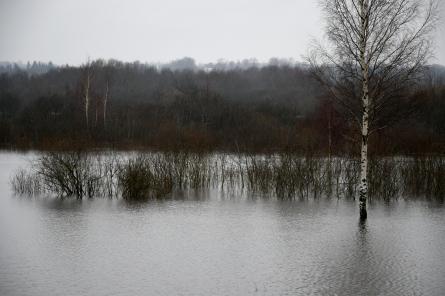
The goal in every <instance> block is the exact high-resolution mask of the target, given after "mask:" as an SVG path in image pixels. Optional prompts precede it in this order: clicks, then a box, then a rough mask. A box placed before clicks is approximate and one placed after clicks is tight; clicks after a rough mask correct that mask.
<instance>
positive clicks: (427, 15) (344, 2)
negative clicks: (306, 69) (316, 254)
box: [308, 0, 438, 219]
mask: <svg viewBox="0 0 445 296" xmlns="http://www.w3.org/2000/svg"><path fill="white" fill-rule="evenodd" d="M320 1H321V2H320V3H321V6H322V8H323V11H324V14H325V17H326V24H327V26H326V37H327V45H321V44H320V43H318V44H316V45H315V46H314V47H313V48H312V51H311V54H310V56H309V58H308V59H309V62H310V63H311V66H312V69H313V73H314V74H315V77H316V78H317V79H318V80H319V81H320V82H321V83H322V84H323V85H324V86H325V87H326V88H327V90H328V91H329V93H330V94H331V96H332V98H333V99H335V101H336V102H337V105H338V106H340V107H341V108H342V109H343V111H345V114H347V115H348V116H349V118H350V119H351V120H353V121H355V122H356V123H357V126H358V127H359V129H360V135H361V161H360V172H361V174H360V188H359V207H360V217H361V218H362V219H366V217H367V211H366V201H367V196H368V139H369V136H370V135H371V134H372V133H373V132H375V131H377V130H379V129H382V128H384V127H385V126H387V125H388V124H390V123H392V122H394V121H395V120H397V119H400V114H397V112H396V111H397V109H398V108H397V104H398V102H400V101H401V100H403V98H406V97H407V94H408V92H409V91H410V90H412V87H411V86H412V85H413V84H415V82H416V81H417V80H418V78H419V75H421V71H422V69H423V67H424V65H425V64H426V63H427V61H428V59H429V58H430V56H431V54H432V48H433V46H432V44H431V43H432V41H431V40H432V38H431V37H432V33H433V31H434V27H435V24H436V22H437V11H438V2H437V0H320Z"/></svg>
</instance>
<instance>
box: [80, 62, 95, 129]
mask: <svg viewBox="0 0 445 296" xmlns="http://www.w3.org/2000/svg"><path fill="white" fill-rule="evenodd" d="M81 69H82V78H81V79H82V81H81V84H82V99H83V104H84V109H85V123H86V128H87V130H88V128H89V111H90V103H91V102H90V101H91V80H92V74H93V73H92V65H91V62H90V61H88V62H87V63H86V64H85V65H83V66H82V67H81Z"/></svg>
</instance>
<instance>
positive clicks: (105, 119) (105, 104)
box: [104, 81, 108, 128]
mask: <svg viewBox="0 0 445 296" xmlns="http://www.w3.org/2000/svg"><path fill="white" fill-rule="evenodd" d="M107 103H108V81H107V86H106V89H105V97H104V128H105V127H106V124H107Z"/></svg>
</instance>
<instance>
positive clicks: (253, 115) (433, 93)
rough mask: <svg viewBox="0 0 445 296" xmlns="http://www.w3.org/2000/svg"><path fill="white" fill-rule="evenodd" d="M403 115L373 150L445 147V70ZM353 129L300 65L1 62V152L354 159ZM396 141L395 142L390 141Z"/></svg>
mask: <svg viewBox="0 0 445 296" xmlns="http://www.w3.org/2000/svg"><path fill="white" fill-rule="evenodd" d="M396 107H397V108H403V109H405V110H406V112H404V113H403V114H404V115H403V116H401V118H399V119H401V120H400V121H397V122H391V124H388V127H386V128H384V129H382V130H379V131H378V132H377V133H376V134H374V135H373V136H372V138H371V152H372V153H376V154H420V153H423V154H424V153H443V152H444V151H445V120H444V119H445V68H444V67H441V66H430V67H428V68H427V69H425V74H424V78H423V79H422V80H421V81H419V83H418V85H416V86H415V87H413V89H412V91H411V92H410V94H409V95H408V96H407V97H405V98H403V99H401V101H400V104H399V105H398V106H396ZM356 128H357V127H356V126H354V125H353V123H352V121H350V120H349V119H348V117H347V116H345V114H343V112H342V110H341V108H340V106H337V105H335V104H334V103H333V102H332V100H331V99H330V97H329V93H328V92H327V91H326V90H325V89H323V88H322V87H321V86H320V85H319V84H318V83H317V81H315V79H314V78H313V77H312V75H311V72H310V70H309V69H308V68H307V67H306V66H305V65H303V64H296V63H289V62H286V61H282V60H278V59H275V60H271V62H270V63H268V64H259V63H257V62H256V61H253V60H246V61H243V62H240V63H233V62H219V63H216V64H207V65H196V63H195V62H194V61H193V60H192V59H189V58H186V59H182V60H178V61H175V62H172V63H170V64H165V65H160V64H158V65H147V64H141V63H137V62H136V63H123V62H119V61H115V60H109V61H103V60H97V61H93V62H91V63H88V64H85V65H83V66H80V67H72V66H55V65H53V64H43V63H28V64H26V65H23V64H20V65H19V64H9V63H0V147H2V148H5V149H74V148H90V149H95V148H98V149H102V148H117V149H156V150H181V149H187V150H193V151H215V150H217V151H231V152H265V153H267V152H280V151H293V152H299V153H313V154H328V153H332V154H334V155H339V154H344V153H357V152H358V151H359V149H358V148H357V147H358V146H359V143H360V141H359V140H360V139H357V137H356V135H355V134H356V133H354V131H355V129H356ZM388 138H390V139H391V141H386V140H385V139H388Z"/></svg>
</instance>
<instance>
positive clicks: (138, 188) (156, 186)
mask: <svg viewBox="0 0 445 296" xmlns="http://www.w3.org/2000/svg"><path fill="white" fill-rule="evenodd" d="M369 170H370V173H369V197H370V199H384V200H389V199H392V198H397V197H399V196H401V195H404V196H417V197H418V196H426V197H434V198H443V197H444V195H445V159H444V158H443V157H442V158H441V157H426V158H375V159H371V161H370V164H369ZM359 174H360V166H359V161H358V160H357V159H354V158H331V159H327V158H318V157H301V156H298V155H294V154H282V155H269V156H264V155H263V156H258V155H256V156H243V155H237V156H234V155H232V156H226V155H223V156H221V155H217V156H216V157H215V156H211V155H206V154H191V153H186V152H175V153H146V154H144V153H140V154H138V155H136V156H135V157H131V158H129V159H126V160H124V158H123V157H118V156H116V155H114V154H111V155H109V154H105V155H95V154H92V153H90V154H88V153H73V152H72V153H46V154H43V155H42V156H40V157H39V158H38V159H37V160H36V161H35V162H34V164H33V166H32V167H31V170H29V171H24V170H21V171H19V172H17V174H15V175H14V176H13V177H12V178H11V186H12V189H13V190H14V192H16V193H18V194H28V195H35V194H40V193H44V192H48V193H51V194H56V195H58V196H74V197H77V198H79V199H81V198H84V197H88V198H90V197H117V196H121V197H122V198H124V199H127V200H146V199H159V198H166V197H167V196H168V195H169V194H170V193H172V192H173V191H176V190H189V189H192V190H200V189H204V188H210V187H217V188H219V189H220V190H224V189H231V190H232V192H237V195H243V194H245V193H249V192H250V193H252V192H253V193H260V194H261V195H262V196H263V197H269V196H270V197H275V198H279V199H294V198H317V197H331V196H336V197H338V198H341V197H345V198H355V196H356V195H357V188H358V184H359Z"/></svg>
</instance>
